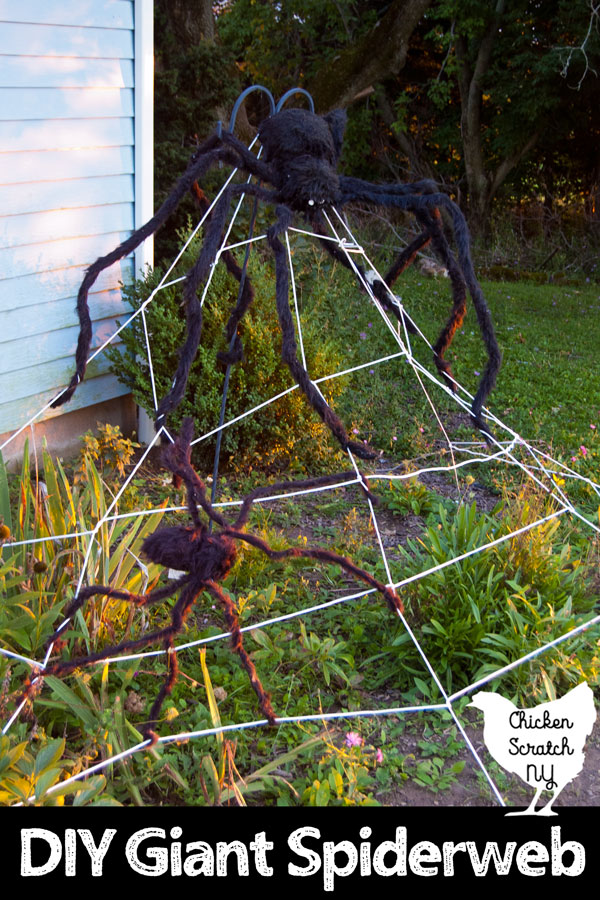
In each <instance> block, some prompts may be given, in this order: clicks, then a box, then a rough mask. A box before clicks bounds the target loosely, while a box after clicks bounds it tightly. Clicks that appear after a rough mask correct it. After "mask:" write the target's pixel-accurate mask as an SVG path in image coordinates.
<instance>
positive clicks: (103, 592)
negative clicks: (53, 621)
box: [46, 576, 187, 648]
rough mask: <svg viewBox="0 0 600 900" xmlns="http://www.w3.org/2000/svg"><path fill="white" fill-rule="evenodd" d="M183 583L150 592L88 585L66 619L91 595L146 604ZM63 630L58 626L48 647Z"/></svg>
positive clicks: (157, 600) (136, 604) (165, 594)
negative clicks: (132, 591) (136, 592)
mask: <svg viewBox="0 0 600 900" xmlns="http://www.w3.org/2000/svg"><path fill="white" fill-rule="evenodd" d="M186 577H187V576H186ZM181 584H182V580H181V579H179V580H178V581H171V582H169V584H166V585H165V586H164V587H162V588H158V589H157V590H155V591H151V592H150V593H149V594H132V593H131V592H130V591H118V590H116V589H115V588H111V587H105V586H104V585H99V584H92V585H89V586H88V587H83V588H81V590H80V591H79V593H78V594H77V596H76V597H75V598H74V599H73V600H71V602H70V603H69V605H68V606H67V608H66V610H65V613H64V615H65V621H66V620H67V619H71V618H72V617H73V616H74V615H75V613H76V612H77V611H78V610H79V609H81V607H82V606H83V604H84V603H85V601H86V600H89V599H90V597H95V596H100V597H115V598H116V599H117V600H126V601H127V602H128V603H133V604H135V606H146V605H148V603H149V602H152V603H156V602H159V601H160V600H164V599H165V598H166V597H170V596H171V595H172V594H174V593H175V591H176V590H177V589H178V588H179V587H181ZM63 631H64V628H58V629H57V630H56V631H55V632H54V634H53V635H52V636H51V637H50V638H49V639H48V640H47V641H46V648H48V647H49V646H50V645H51V644H53V643H54V642H55V641H56V640H58V639H59V638H60V636H61V634H62V633H63Z"/></svg>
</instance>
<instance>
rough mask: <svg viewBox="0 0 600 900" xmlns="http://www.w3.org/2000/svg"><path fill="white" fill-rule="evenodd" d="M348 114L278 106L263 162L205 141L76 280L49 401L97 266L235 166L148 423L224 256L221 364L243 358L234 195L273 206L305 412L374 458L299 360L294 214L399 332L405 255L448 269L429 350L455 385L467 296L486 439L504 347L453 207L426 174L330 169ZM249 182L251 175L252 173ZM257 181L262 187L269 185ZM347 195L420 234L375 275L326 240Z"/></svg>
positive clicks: (222, 136)
mask: <svg viewBox="0 0 600 900" xmlns="http://www.w3.org/2000/svg"><path fill="white" fill-rule="evenodd" d="M345 121H346V116H345V113H344V112H343V111H341V110H336V111H334V112H332V113H329V114H328V115H326V116H318V115H316V114H315V113H311V112H309V111H307V110H304V109H288V110H282V111H280V112H276V113H275V114H274V115H272V116H271V117H270V118H268V119H267V120H266V121H265V122H263V124H262V125H261V126H260V129H259V137H260V140H261V142H262V145H263V148H264V159H259V158H258V157H257V156H255V155H254V154H253V153H251V152H250V151H249V149H248V148H247V147H246V146H245V145H244V144H242V143H241V142H240V141H239V140H238V139H237V138H235V137H234V135H233V134H231V133H229V132H223V133H221V131H220V130H218V131H217V132H215V133H214V134H213V135H212V136H211V137H209V138H208V139H207V140H206V141H205V142H204V144H202V145H201V146H200V147H199V148H198V150H197V151H196V153H195V154H194V156H193V157H192V159H191V161H190V164H189V166H188V168H187V170H186V172H185V173H184V175H183V176H182V177H181V178H180V180H179V181H178V182H177V184H176V185H175V187H174V189H173V191H172V193H171V194H170V195H169V197H167V199H166V200H165V201H164V203H163V204H162V206H161V207H160V209H159V210H158V212H157V213H156V215H155V216H154V217H153V218H152V219H151V220H150V221H149V222H147V223H146V224H145V225H144V226H142V227H141V228H139V229H138V230H137V231H135V232H134V233H133V234H132V235H131V236H130V237H129V238H128V239H127V240H126V241H124V242H123V243H122V244H121V245H120V246H119V247H117V248H116V249H115V250H114V251H113V252H112V253H109V254H108V255H107V256H104V257H101V258H100V259H98V260H97V261H96V262H95V263H94V264H93V265H92V266H90V268H89V269H88V271H87V272H86V275H85V278H84V280H83V282H82V284H81V287H80V290H79V294H78V299H77V309H78V313H79V319H80V325H81V328H80V335H79V341H78V345H77V351H76V372H75V374H74V376H73V378H72V379H71V383H70V384H69V386H68V387H67V388H66V389H65V390H64V391H63V392H62V393H61V394H60V395H59V396H58V397H57V398H56V399H55V401H54V402H53V404H52V405H53V406H60V405H61V404H63V403H65V402H66V401H67V400H68V399H69V398H70V397H71V396H72V395H73V393H74V391H75V389H76V388H77V385H78V384H79V383H80V382H81V380H82V379H83V376H84V373H85V368H86V364H87V356H88V352H89V348H90V342H91V320H90V316H89V310H88V303H87V296H88V292H89V290H90V288H91V286H92V285H93V283H94V282H95V280H96V278H97V277H98V275H99V274H100V272H101V271H102V270H103V269H105V268H106V267H107V266H109V265H111V264H112V263H114V262H116V261H117V260H119V259H121V258H122V257H123V256H126V255H127V254H129V253H131V252H132V251H133V250H134V249H135V248H136V247H137V246H138V245H139V244H140V243H141V242H142V241H143V240H145V238H147V237H149V236H150V235H151V234H153V233H154V232H155V231H156V230H157V229H158V228H159V227H160V225H161V224H162V223H163V222H164V221H165V220H166V219H167V218H168V216H169V215H170V214H171V213H172V212H173V211H174V210H175V208H176V207H177V205H178V204H179V202H180V200H181V199H182V197H183V196H184V195H185V194H186V193H187V192H188V191H190V190H192V191H193V192H194V194H195V196H196V199H197V201H198V203H199V205H200V207H201V209H202V210H203V211H205V212H206V211H208V209H209V203H208V200H207V199H206V197H205V195H204V193H203V191H202V190H201V188H200V187H199V185H198V182H199V180H200V179H201V178H202V176H203V175H204V174H205V173H206V171H207V170H208V169H209V168H210V167H211V166H213V165H215V164H217V163H227V164H229V165H232V166H235V167H237V168H238V169H239V170H240V171H241V172H242V173H244V174H245V175H247V176H248V181H246V183H244V184H234V183H232V184H230V185H229V186H228V187H226V188H225V189H224V190H223V192H222V194H221V196H220V199H219V200H218V202H217V203H216V204H215V206H214V208H213V209H212V212H211V214H210V218H209V219H208V223H207V225H206V228H205V234H204V242H203V244H202V247H201V250H200V253H199V256H198V259H197V261H196V263H195V264H194V265H193V266H192V268H191V269H190V270H189V272H188V273H187V276H186V279H185V283H184V289H183V306H184V309H185V315H186V321H187V337H186V340H185V343H184V345H183V346H182V348H181V351H180V357H179V363H178V366H177V371H176V373H175V377H174V379H173V383H172V387H171V390H170V391H169V392H168V393H167V395H166V396H164V397H163V398H162V400H161V401H160V403H159V404H158V407H157V410H156V428H157V430H159V429H160V428H162V427H163V426H164V425H165V424H166V419H167V417H168V415H169V413H170V412H172V410H173V409H175V407H176V406H177V405H178V404H179V402H180V401H181V399H182V397H183V395H184V392H185V387H186V384H187V379H188V375H189V371H190V367H191V365H192V363H193V361H194V358H195V356H196V352H197V349H198V345H199V342H200V338H201V333H202V308H201V302H200V300H199V298H198V292H199V289H200V288H201V287H202V286H203V285H204V284H205V282H206V281H207V279H208V278H209V275H210V271H211V268H212V267H213V266H214V264H215V261H216V259H217V258H221V259H222V260H223V261H224V263H225V265H226V266H227V268H228V270H229V272H230V273H231V274H232V275H233V276H234V277H235V278H236V279H237V280H238V281H239V283H240V290H239V294H238V300H237V303H236V305H235V307H234V309H233V311H232V313H231V315H230V318H229V321H228V324H227V327H226V337H227V340H228V342H229V350H228V352H226V353H221V354H220V355H219V356H220V359H221V361H223V362H226V363H228V364H232V363H234V362H237V361H239V360H240V359H241V358H242V356H243V351H242V345H241V339H240V336H239V334H238V326H239V325H240V323H241V321H242V319H243V316H244V314H245V312H246V311H247V310H248V308H249V306H250V305H251V303H252V300H253V297H254V293H253V288H252V285H251V283H250V280H249V278H248V277H247V274H246V271H245V269H240V267H239V266H238V265H237V263H236V261H235V258H234V257H233V254H232V253H231V251H230V250H222V249H220V247H221V244H222V235H223V232H224V228H225V224H226V221H227V215H228V212H229V209H230V206H231V203H232V201H233V199H234V198H236V197H239V196H240V195H243V194H247V195H250V196H253V197H254V198H255V203H258V202H260V201H262V202H264V203H266V204H268V205H270V206H272V207H274V210H275V220H274V222H273V224H272V225H271V227H270V228H269V229H268V232H267V241H268V244H269V246H270V248H271V250H272V252H273V256H274V259H275V276H276V278H275V297H276V305H277V313H278V317H279V323H280V328H281V335H282V342H281V355H282V359H283V360H284V362H285V363H286V364H287V366H288V367H289V369H290V372H291V373H292V375H293V377H294V379H295V380H296V381H297V383H298V385H299V386H300V388H301V389H302V391H303V392H304V394H305V395H306V397H307V399H308V400H309V402H310V403H311V405H312V407H313V408H314V410H315V411H316V412H317V413H318V415H319V416H320V417H321V419H322V420H323V422H324V423H325V424H326V425H327V426H328V428H329V429H330V430H331V432H332V433H333V435H334V436H335V437H336V439H337V440H338V441H339V443H340V445H341V446H342V448H343V449H345V450H349V451H351V452H353V453H354V454H356V455H357V456H358V457H362V458H373V457H374V456H376V455H378V454H377V453H376V451H374V450H373V449H371V448H370V447H368V446H366V445H365V444H364V443H359V442H356V441H352V440H350V439H349V437H348V434H347V432H346V429H345V427H344V425H343V424H342V422H341V421H340V419H339V418H338V417H337V415H336V414H335V412H334V411H333V410H332V409H331V408H330V407H329V406H328V404H327V403H326V401H325V399H324V397H323V395H322V394H321V392H320V391H319V390H317V388H316V387H315V385H314V384H313V382H312V381H311V379H310V376H309V375H308V372H307V371H306V369H305V368H304V366H303V364H302V362H301V361H300V359H299V357H298V347H297V343H296V336H295V329H294V322H293V319H292V315H291V312H290V307H289V277H288V268H287V267H288V258H287V253H286V249H285V247H284V245H283V243H282V242H281V240H280V235H282V234H284V233H285V231H286V230H287V228H288V227H289V226H290V225H291V224H292V223H293V221H294V218H295V217H296V216H297V215H301V216H303V218H305V219H306V220H307V221H308V223H309V225H310V227H311V229H312V231H313V233H314V234H315V235H316V237H317V239H318V240H319V241H320V242H321V245H322V246H323V247H324V248H325V250H326V251H327V252H328V253H329V254H331V256H333V257H334V258H335V259H336V260H338V261H339V262H341V263H342V264H343V265H344V266H346V267H347V268H349V269H351V270H352V271H353V272H354V273H355V274H356V276H357V279H358V282H359V287H360V289H361V290H362V291H365V292H371V293H372V295H374V297H375V298H377V300H378V301H379V302H380V303H381V304H382V305H383V306H384V307H385V308H386V309H387V310H388V311H389V312H390V313H391V314H392V315H394V316H396V318H397V319H398V320H399V322H400V323H401V324H402V325H403V327H405V328H406V329H407V330H408V331H409V332H410V331H412V332H413V333H414V326H412V324H411V323H410V321H409V320H408V319H407V318H406V316H405V315H404V312H403V310H402V309H401V308H400V307H399V305H398V304H397V303H396V302H395V298H394V296H393V294H392V293H391V286H392V285H393V283H394V282H395V280H396V279H397V278H398V276H399V275H400V274H401V273H402V272H403V271H404V270H405V269H406V268H407V266H409V265H410V264H411V263H412V262H414V260H415V258H416V256H417V254H418V252H419V251H420V250H422V248H423V247H425V246H426V245H427V244H431V247H432V249H433V251H434V252H435V254H436V256H437V257H438V259H439V261H440V263H441V265H442V266H443V267H444V268H445V269H447V271H448V275H449V280H450V284H451V288H452V299H453V303H452V309H451V312H450V316H449V318H448V320H447V322H446V324H445V325H444V327H443V328H442V331H441V333H440V335H439V337H438V339H437V341H436V343H435V345H434V347H433V351H434V361H435V364H436V366H437V368H438V371H439V372H440V374H441V376H442V377H443V378H444V379H445V381H446V383H447V384H448V385H449V387H450V388H451V389H452V390H455V389H456V382H455V381H454V379H453V377H452V372H451V370H450V366H449V364H448V362H447V361H446V360H445V358H444V353H445V351H446V350H447V348H448V346H449V345H450V342H451V341H452V338H453V336H454V334H455V332H456V330H457V329H458V328H459V327H460V325H461V323H462V321H463V319H464V316H465V313H466V296H467V291H468V292H469V293H470V294H471V297H472V299H473V303H474V306H475V311H476V314H477V319H478V323H479V327H480V331H481V334H482V337H483V340H484V343H485V346H486V350H487V353H488V362H487V366H486V368H485V371H484V372H483V375H482V377H481V381H480V384H479V388H478V390H477V393H476V395H475V397H474V399H473V403H472V407H471V413H472V416H473V421H474V423H475V424H476V425H477V427H479V428H480V429H481V430H482V431H483V433H484V435H485V436H486V439H489V435H488V434H487V432H486V426H485V425H484V422H483V419H482V407H483V403H484V400H485V399H486V397H487V395H488V394H489V392H490V391H491V389H492V388H493V386H494V384H495V380H496V375H497V372H498V369H499V367H500V362H501V354H500V350H499V348H498V344H497V342H496V337H495V334H494V328H493V324H492V320H491V316H490V313H489V310H488V307H487V305H486V302H485V299H484V297H483V294H482V292H481V288H480V287H479V284H478V282H477V279H476V277H475V274H474V271H473V266H472V263H471V256H470V249H469V243H470V238H469V232H468V229H467V225H466V222H465V220H464V217H463V215H462V213H461V211H460V209H459V208H458V207H457V206H456V204H454V203H453V202H452V201H451V200H450V199H449V197H447V196H446V195H445V194H443V193H440V192H439V190H438V188H437V187H436V185H435V184H434V183H433V182H431V181H419V182H415V183H413V184H372V183H370V182H367V181H363V180H361V179H359V178H352V177H347V176H344V175H340V174H339V173H338V171H337V166H338V162H339V158H340V153H341V149H342V142H343V134H344V127H345ZM252 177H254V178H255V181H254V182H252V181H251V178H252ZM265 185H270V188H268V187H266V186H265ZM351 202H360V203H362V204H368V205H371V206H382V207H388V208H395V209H400V210H404V211H406V212H409V213H411V214H413V215H414V217H415V219H416V221H417V223H418V226H419V229H420V232H419V234H417V236H416V237H415V238H414V239H413V240H412V241H411V242H410V243H409V245H408V246H407V247H406V248H405V249H404V250H403V251H402V252H401V253H400V254H399V255H398V257H397V259H396V260H395V261H394V262H393V264H392V265H391V267H390V268H389V270H388V272H387V273H386V274H385V275H384V277H383V279H382V278H380V277H379V276H378V275H377V274H376V273H374V272H372V271H365V269H364V268H363V267H362V266H361V265H360V264H358V263H355V262H354V261H352V260H351V259H350V257H349V256H348V254H347V252H346V250H345V249H344V243H343V241H342V240H341V239H339V240H338V239H334V240H332V239H331V234H330V233H329V232H328V231H327V228H326V222H327V217H326V215H328V214H329V213H332V214H333V213H334V212H337V213H339V212H340V211H342V210H343V209H344V207H345V206H346V205H347V204H348V203H351ZM440 209H444V210H445V211H446V213H447V215H448V217H449V219H450V220H451V222H452V226H453V230H454V238H455V244H456V249H457V255H456V256H455V255H454V253H453V252H452V251H451V249H450V246H449V244H448V241H447V239H446V236H445V231H444V228H443V227H442V218H441V215H440V212H439V210H440Z"/></svg>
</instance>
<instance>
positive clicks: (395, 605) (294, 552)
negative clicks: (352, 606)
mask: <svg viewBox="0 0 600 900" xmlns="http://www.w3.org/2000/svg"><path fill="white" fill-rule="evenodd" d="M227 534H228V535H229V537H233V538H236V539H237V540H240V541H245V542H246V543H247V544H250V545H251V546H252V547H257V548H258V549H259V550H262V552H263V553H265V554H266V555H267V556H268V557H269V559H274V560H280V559H290V558H292V557H295V558H298V557H303V558H305V559H318V560H321V561H322V562H328V563H332V564H333V565H338V566H341V568H342V569H345V571H346V572H348V573H349V574H350V575H354V577H355V578H359V579H360V580H361V581H364V582H365V583H366V584H368V585H369V587H372V588H375V589H376V590H377V591H379V592H380V593H381V594H383V597H384V599H385V602H386V603H387V605H388V606H389V608H390V610H391V611H392V612H397V613H403V612H404V605H403V603H402V600H401V599H400V597H399V596H398V594H397V593H396V591H394V590H393V589H392V588H390V587H386V585H385V584H382V582H381V581H378V580H377V579H376V578H373V576H372V575H369V573H368V572H365V570H364V569H361V568H359V566H356V565H355V564H354V563H353V562H352V560H350V559H348V557H347V556H339V555H338V554H337V553H334V552H333V551H332V550H321V549H320V548H319V547H304V548H303V547H289V548H288V549H287V550H272V549H271V547H269V545H268V544H267V543H266V541H263V539H262V538H259V537H256V535H253V534H247V533H246V532H244V531H234V530H233V529H231V528H229V529H227Z"/></svg>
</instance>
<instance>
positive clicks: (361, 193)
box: [340, 177, 502, 442]
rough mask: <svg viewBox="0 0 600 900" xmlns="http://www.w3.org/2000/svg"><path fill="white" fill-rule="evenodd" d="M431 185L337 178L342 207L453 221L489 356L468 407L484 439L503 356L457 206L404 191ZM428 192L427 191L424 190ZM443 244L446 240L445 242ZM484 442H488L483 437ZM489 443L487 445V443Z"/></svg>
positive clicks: (435, 195)
mask: <svg viewBox="0 0 600 900" xmlns="http://www.w3.org/2000/svg"><path fill="white" fill-rule="evenodd" d="M423 184H424V185H430V184H431V182H417V183H416V184H415V185H413V186H406V185H391V184H390V185H372V184H370V183H369V182H367V181H362V180H361V179H358V178H344V177H341V178H340V186H341V189H342V204H345V203H348V202H350V201H352V200H359V201H362V202H368V203H377V204H379V205H381V206H391V207H396V208H398V209H404V210H406V211H408V212H412V213H414V214H416V213H417V212H422V211H425V212H429V213H430V212H431V210H432V209H434V208H436V207H439V208H442V209H446V210H447V211H448V212H449V214H450V216H451V217H452V224H453V227H454V237H455V241H456V246H457V251H458V263H459V265H460V270H461V272H462V275H463V278H464V280H465V282H466V285H467V288H468V290H469V293H470V295H471V298H472V300H473V306H474V307H475V313H476V315H477V321H478V324H479V330H480V332H481V335H482V337H483V341H484V344H485V348H486V351H487V355H488V362H487V365H486V368H485V371H484V373H483V375H482V377H481V379H480V382H479V387H478V389H477V393H476V394H475V397H474V398H473V402H472V404H471V415H472V416H473V419H474V421H475V424H476V426H477V427H478V428H479V429H480V431H481V432H482V433H483V435H484V437H486V435H488V434H489V433H490V429H489V427H488V426H487V425H486V424H485V423H484V421H483V419H482V408H483V404H484V401H485V399H486V397H487V396H488V394H489V393H490V391H491V390H492V388H493V387H494V385H495V383H496V376H497V374H498V370H499V369H500V364H501V362H502V354H501V352H500V348H499V346H498V342H497V340H496V335H495V332H494V326H493V323H492V317H491V315H490V311H489V309H488V306H487V303H486V302H485V298H484V296H483V292H482V290H481V287H480V286H479V282H478V281H477V278H476V277H475V272H474V270H473V263H472V261H471V252H470V235H469V229H468V227H467V223H466V221H465V218H464V216H463V214H462V212H461V211H460V209H459V208H458V206H457V205H456V204H455V203H454V202H453V201H452V200H450V198H449V197H447V196H446V195H445V194H441V193H422V194H416V193H414V192H413V193H410V191H409V190H407V187H412V188H413V190H414V189H415V188H417V187H418V186H419V185H423ZM426 189H427V190H429V189H430V188H429V187H427V188H426ZM444 240H445V239H444ZM486 440H488V438H487V437H486ZM488 442H489V441H488Z"/></svg>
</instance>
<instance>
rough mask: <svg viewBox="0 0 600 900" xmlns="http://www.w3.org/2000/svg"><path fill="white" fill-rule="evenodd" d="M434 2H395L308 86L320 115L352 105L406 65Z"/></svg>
mask: <svg viewBox="0 0 600 900" xmlns="http://www.w3.org/2000/svg"><path fill="white" fill-rule="evenodd" d="M430 5H431V0H394V2H393V3H392V5H391V6H390V8H389V9H388V11H387V12H386V13H385V15H384V16H383V18H382V19H380V20H379V22H377V24H376V25H375V27H374V28H372V29H371V31H370V32H369V33H368V34H367V35H365V36H364V37H362V38H361V39H360V40H359V41H358V42H357V43H355V44H352V45H351V46H350V47H347V48H346V49H345V50H343V51H342V52H341V53H340V55H339V56H338V57H336V59H334V61H333V62H332V63H327V65H325V66H323V68H322V69H320V70H319V72H317V74H316V75H315V77H314V78H313V79H312V80H311V82H310V83H309V84H308V85H307V88H308V90H309V91H310V93H311V94H312V96H313V98H314V101H315V106H316V109H317V111H318V112H320V113H325V112H328V111H329V110H331V109H335V108H336V107H340V106H342V107H343V106H348V104H350V103H352V101H353V100H354V99H356V97H357V95H358V94H360V93H362V92H363V91H365V90H367V89H368V88H369V87H371V86H372V85H374V84H376V83H377V82H378V81H381V79H382V78H385V77H387V76H388V75H395V74H397V73H398V72H399V71H400V70H401V69H402V68H403V66H404V63H405V61H406V54H407V51H408V42H409V40H410V36H411V34H412V33H413V31H414V29H415V28H416V26H417V25H418V23H419V21H420V19H421V17H422V15H423V13H424V12H425V10H426V9H427V7H428V6H430Z"/></svg>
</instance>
